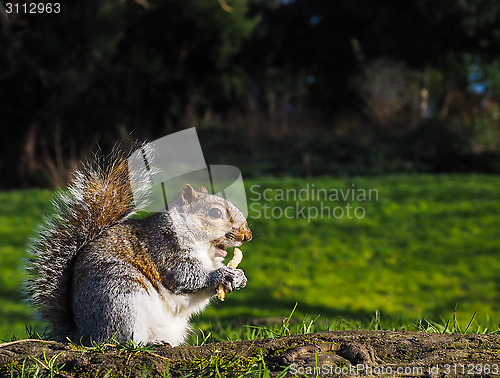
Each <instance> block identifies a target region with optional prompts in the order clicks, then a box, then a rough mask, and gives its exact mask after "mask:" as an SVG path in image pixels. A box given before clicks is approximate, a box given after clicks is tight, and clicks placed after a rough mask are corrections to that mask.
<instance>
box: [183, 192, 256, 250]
mask: <svg viewBox="0 0 500 378" xmlns="http://www.w3.org/2000/svg"><path fill="white" fill-rule="evenodd" d="M175 206H176V208H177V213H178V214H179V215H180V218H181V219H182V226H180V227H178V230H176V231H177V232H187V233H188V234H189V236H192V237H194V238H195V241H208V242H209V243H210V254H211V255H212V256H211V257H212V258H216V257H226V255H227V252H226V250H225V249H226V248H229V247H239V246H240V245H242V244H243V243H244V242H246V241H249V240H251V239H252V232H251V231H250V228H249V227H248V223H247V220H246V219H245V217H244V216H243V214H242V213H241V211H240V210H239V209H238V208H237V207H236V206H235V205H233V204H232V203H231V202H229V201H228V200H226V199H224V198H221V197H218V196H215V195H213V194H210V193H209V192H208V190H207V189H206V188H204V187H200V188H199V189H198V191H196V190H195V189H194V188H193V187H192V186H191V185H189V184H186V185H185V186H184V188H183V189H182V193H181V195H180V196H179V198H178V199H177V200H176V204H175ZM174 226H177V225H175V224H174ZM178 236H179V237H180V238H182V237H183V235H178Z"/></svg>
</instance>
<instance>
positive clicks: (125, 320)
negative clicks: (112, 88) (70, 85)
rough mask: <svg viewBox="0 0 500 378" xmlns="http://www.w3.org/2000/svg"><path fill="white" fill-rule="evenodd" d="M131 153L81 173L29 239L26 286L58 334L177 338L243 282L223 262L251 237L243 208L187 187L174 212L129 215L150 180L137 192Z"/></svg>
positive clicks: (140, 204) (85, 338) (139, 205)
mask: <svg viewBox="0 0 500 378" xmlns="http://www.w3.org/2000/svg"><path fill="white" fill-rule="evenodd" d="M143 147H144V146H143ZM148 153H152V151H148ZM127 156H128V154H126V153H119V152H116V151H115V152H114V153H113V154H112V155H111V156H110V157H108V158H98V159H97V161H96V162H94V163H87V164H86V165H85V166H84V167H83V168H82V169H80V170H78V171H76V173H75V177H74V179H73V181H72V183H71V184H70V185H69V187H68V190H67V191H66V192H63V193H62V194H61V195H60V196H59V197H58V198H57V199H56V200H55V201H54V208H55V211H54V214H53V215H52V216H49V217H47V218H46V220H45V222H44V225H43V227H42V228H41V229H40V231H38V235H37V236H36V237H35V239H34V240H33V242H32V244H31V247H30V253H31V257H30V258H29V260H28V263H27V270H28V280H27V283H26V289H27V292H28V295H29V297H30V301H31V303H32V304H33V305H34V306H35V307H36V308H37V309H38V312H39V314H40V316H41V317H42V318H43V319H45V320H47V321H48V322H49V324H50V328H51V333H52V335H53V337H54V338H55V339H58V340H64V339H65V338H70V339H71V340H73V341H75V342H81V343H83V344H87V345H88V344H89V343H91V342H93V341H94V342H97V343H102V342H105V341H108V340H111V339H114V340H117V341H120V342H128V341H129V340H130V339H131V338H133V340H134V341H135V342H142V343H145V344H148V343H168V344H170V345H172V346H175V345H179V344H181V343H182V342H183V341H184V340H185V337H186V335H187V333H188V330H189V318H190V317H191V315H193V314H195V313H197V312H199V311H201V310H203V309H204V308H205V307H206V306H207V304H208V303H209V300H210V298H212V297H213V296H214V295H216V293H217V290H218V288H219V287H220V286H222V287H223V288H224V289H225V290H226V291H227V292H231V291H232V290H237V289H240V288H243V287H244V286H245V285H246V282H247V279H246V277H245V274H244V273H243V271H242V270H241V269H233V268H230V267H226V266H224V265H223V263H222V260H223V258H224V257H225V256H226V254H227V253H226V251H225V249H226V248H228V247H238V246H240V245H241V244H242V243H243V242H245V241H248V240H251V238H252V233H251V231H250V229H249V227H248V224H247V221H246V219H245V217H244V216H243V214H242V213H241V212H240V210H238V208H236V206H234V205H233V204H232V203H231V202H229V201H227V200H226V199H224V198H221V197H218V196H215V195H212V194H209V193H208V191H207V190H206V189H205V188H203V187H202V188H200V189H199V190H198V191H196V190H195V189H193V187H192V186H190V185H189V184H186V185H185V187H184V188H183V189H182V193H181V194H180V196H179V197H178V198H177V199H176V200H175V201H174V202H173V203H172V205H171V206H169V208H168V211H165V212H161V213H155V214H153V215H151V216H148V217H146V218H143V219H131V217H132V216H133V215H134V214H136V213H137V212H138V211H141V210H143V208H144V207H145V204H146V203H147V200H148V193H149V191H150V189H151V188H150V186H151V183H150V182H149V181H148V180H147V178H146V176H144V177H139V179H140V180H142V182H141V185H142V187H141V190H140V191H139V192H140V195H139V196H138V197H137V198H136V197H134V195H136V194H137V193H134V194H133V193H132V189H131V186H130V177H129V175H130V173H129V170H128V165H127ZM139 176H140V175H139ZM135 180H136V181H137V177H135ZM174 225H175V227H174ZM174 228H175V229H174Z"/></svg>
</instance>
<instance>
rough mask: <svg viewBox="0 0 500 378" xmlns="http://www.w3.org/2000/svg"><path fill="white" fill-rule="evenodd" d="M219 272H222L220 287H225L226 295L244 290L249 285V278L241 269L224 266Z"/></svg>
mask: <svg viewBox="0 0 500 378" xmlns="http://www.w3.org/2000/svg"><path fill="white" fill-rule="evenodd" d="M218 271H219V272H220V282H219V286H220V285H222V286H224V289H225V290H226V293H230V292H231V291H233V290H239V289H241V288H244V287H245V286H246V284H247V278H246V276H245V273H243V270H241V269H234V268H229V267H227V266H224V267H222V268H219V269H218Z"/></svg>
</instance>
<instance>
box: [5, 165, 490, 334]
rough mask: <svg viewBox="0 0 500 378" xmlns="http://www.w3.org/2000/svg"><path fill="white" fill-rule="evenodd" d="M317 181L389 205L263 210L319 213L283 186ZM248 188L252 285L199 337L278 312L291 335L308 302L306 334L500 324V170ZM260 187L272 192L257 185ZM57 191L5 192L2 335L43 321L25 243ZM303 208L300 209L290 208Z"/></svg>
mask: <svg viewBox="0 0 500 378" xmlns="http://www.w3.org/2000/svg"><path fill="white" fill-rule="evenodd" d="M308 183H309V188H311V186H312V184H314V188H315V189H327V190H328V189H332V188H335V189H342V190H344V191H345V190H347V189H349V188H352V187H353V186H352V184H354V188H357V189H366V190H368V189H377V191H378V201H375V200H372V201H366V202H363V201H351V200H350V199H349V200H347V201H342V200H340V201H334V202H332V201H328V200H327V201H324V203H323V206H324V207H325V206H328V207H330V208H334V207H344V209H345V206H347V205H349V206H351V207H352V209H351V212H352V210H353V208H355V207H358V206H361V207H363V209H364V212H365V216H364V217H363V218H362V219H357V218H355V217H353V218H352V219H348V218H347V217H342V218H338V219H337V218H334V217H330V218H328V217H323V218H317V219H312V220H310V221H308V219H304V218H299V219H288V218H287V217H285V216H282V217H277V219H273V217H268V218H265V217H263V216H260V217H259V216H257V215H258V214H257V213H258V211H260V212H262V211H263V206H264V205H267V206H268V213H269V212H270V211H274V214H275V215H280V214H279V213H280V212H281V210H276V208H278V207H279V208H281V209H285V208H287V207H289V206H291V207H294V208H295V207H296V206H297V204H298V206H299V207H306V208H307V207H309V208H311V209H312V210H311V211H315V210H314V209H316V208H318V209H319V208H320V206H321V203H320V201H317V200H309V201H294V200H293V199H290V200H289V201H281V200H279V198H277V197H276V195H278V194H279V189H284V188H285V189H296V190H300V189H305V188H306V185H307V184H308ZM246 184H247V189H248V191H247V196H248V199H249V204H250V215H249V223H250V226H251V228H252V231H253V233H254V239H253V240H252V241H251V242H250V243H248V244H246V245H244V246H243V247H242V250H243V253H244V258H243V261H242V263H241V264H240V267H241V268H242V269H244V270H245V272H246V275H247V277H248V285H247V287H246V288H245V289H244V290H242V291H240V292H236V293H231V294H229V295H228V296H227V298H226V301H225V302H222V303H221V302H220V301H218V300H214V303H213V304H212V306H210V308H209V309H207V311H205V312H204V313H203V314H201V315H200V316H198V317H197V318H196V323H195V329H198V328H201V329H202V330H203V332H204V334H202V333H201V332H198V333H197V334H196V335H194V336H193V338H192V339H191V342H193V343H196V338H198V342H200V340H201V339H204V338H207V336H208V339H215V340H220V339H227V338H229V339H238V338H252V337H260V336H265V335H267V336H269V335H272V333H273V328H272V327H267V328H265V329H261V328H258V327H257V328H256V327H253V326H251V324H261V323H260V320H259V319H261V318H265V319H267V320H268V321H272V320H273V319H276V320H277V323H278V324H279V327H278V328H277V329H278V330H279V329H280V327H282V324H281V320H282V319H284V318H286V317H287V316H288V315H289V314H290V311H291V310H292V309H293V308H294V306H295V303H297V302H298V306H297V308H296V310H295V314H294V318H295V319H296V321H297V322H296V323H294V322H292V323H290V327H291V328H294V329H295V328H296V327H299V328H298V329H296V332H302V331H304V330H306V329H307V330H309V331H318V330H327V329H358V328H360V329H393V328H394V329H425V330H430V331H435V332H440V331H444V332H450V331H453V330H457V327H460V330H461V331H463V330H465V329H466V328H467V331H468V332H484V331H487V332H494V331H498V330H499V326H500V259H499V255H500V238H498V236H497V235H498V230H500V216H499V214H500V196H499V194H500V189H499V188H500V177H498V176H486V175H435V176H431V175H416V176H409V175H405V176H380V177H363V178H354V179H347V178H344V179H335V178H326V177H325V178H317V179H312V180H304V179H291V178H290V179H283V180H277V179H260V180H252V181H248V182H246ZM252 185H260V188H257V187H255V186H254V187H253V189H252V190H250V188H251V187H252ZM265 189H274V191H273V192H270V191H267V192H266V193H267V194H268V197H269V196H270V197H273V200H271V201H263V200H260V201H257V197H258V196H257V194H255V193H256V192H260V193H262V192H263V190H265ZM277 189H278V190H277ZM303 192H304V191H303ZM309 193H310V192H309ZM358 193H359V192H358ZM50 197H51V192H49V191H42V190H29V191H19V192H4V193H0V258H1V261H2V264H1V267H0V338H3V339H10V338H11V337H12V336H17V337H24V336H25V330H24V329H25V324H28V325H30V326H34V327H40V323H37V322H34V321H32V320H31V318H30V316H31V313H30V311H29V308H28V306H27V305H26V304H25V303H23V302H22V299H21V298H22V296H21V295H20V289H19V288H20V284H21V282H22V280H23V278H24V272H23V270H22V265H23V261H22V259H23V258H24V257H25V256H26V254H25V244H26V242H27V240H28V238H29V237H30V236H31V235H32V229H33V228H34V227H35V226H36V224H37V223H38V222H39V221H40V220H41V218H42V214H43V212H44V211H46V210H48V209H49V203H48V202H49V199H50ZM272 209H274V210H272ZM294 211H295V210H294ZM294 211H291V210H288V213H287V215H288V216H289V217H291V216H292V215H293V213H294ZM337 214H338V213H337ZM358 214H359V213H358ZM261 215H262V214H261ZM268 215H269V214H268ZM306 215H307V213H306ZM455 308H456V314H455V318H454V311H455ZM306 314H308V316H306ZM474 314H476V315H475V316H474ZM318 315H319V318H317V317H318ZM316 318H317V320H316V321H315V322H313V323H312V325H311V326H309V327H308V325H309V324H311V323H310V321H311V320H313V319H316ZM422 319H428V321H426V320H422ZM471 319H472V322H471V324H470V325H469V322H470V321H471ZM447 324H448V325H447ZM242 325H243V326H242ZM249 325H250V326H249ZM300 327H302V328H300ZM304 327H305V328H304ZM210 332H212V333H210ZM259 332H260V333H259ZM266 332H267V333H266ZM269 332H270V333H269ZM276 332H281V331H276ZM291 332H294V331H291Z"/></svg>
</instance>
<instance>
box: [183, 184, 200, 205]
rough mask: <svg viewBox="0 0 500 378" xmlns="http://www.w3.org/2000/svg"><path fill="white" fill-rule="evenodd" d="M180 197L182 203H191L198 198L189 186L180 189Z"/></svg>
mask: <svg viewBox="0 0 500 378" xmlns="http://www.w3.org/2000/svg"><path fill="white" fill-rule="evenodd" d="M181 197H182V201H183V202H184V203H191V202H193V201H195V200H196V199H197V198H198V193H197V192H196V190H194V189H193V187H192V186H191V185H189V184H186V185H184V188H183V189H182V194H181Z"/></svg>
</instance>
